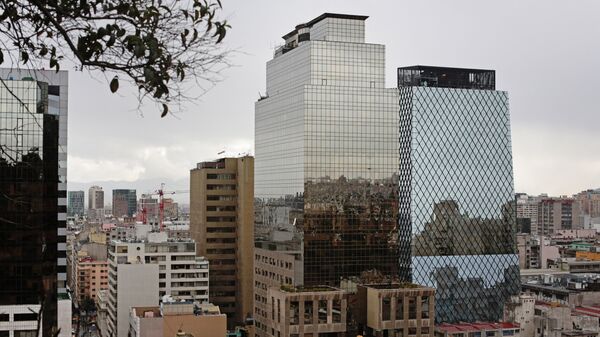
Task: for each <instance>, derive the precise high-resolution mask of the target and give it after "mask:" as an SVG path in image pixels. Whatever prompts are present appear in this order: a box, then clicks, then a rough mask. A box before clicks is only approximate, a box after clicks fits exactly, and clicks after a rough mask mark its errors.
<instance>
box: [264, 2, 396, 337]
mask: <svg viewBox="0 0 600 337" xmlns="http://www.w3.org/2000/svg"><path fill="white" fill-rule="evenodd" d="M366 19H367V17H366V16H359V15H344V14H332V13H325V14H323V15H321V16H319V17H317V18H315V19H313V20H311V21H309V22H307V23H304V24H300V25H297V26H296V28H295V29H293V30H292V31H291V32H290V33H288V34H286V35H284V36H283V39H284V40H285V42H284V45H283V46H281V47H280V48H277V49H276V50H275V54H274V57H273V59H272V60H270V61H269V62H267V90H266V94H265V95H264V97H262V98H261V99H260V100H259V101H258V102H257V103H256V106H255V107H256V114H255V148H256V166H255V167H256V169H255V189H254V191H255V202H256V204H255V209H256V225H255V230H256V232H255V236H256V239H257V241H265V240H268V239H270V238H273V237H274V236H275V234H274V233H281V232H287V233H288V234H289V235H288V236H289V238H290V239H292V238H294V239H295V238H298V240H300V245H299V247H300V250H301V255H300V256H299V258H300V259H302V260H303V261H302V262H303V263H296V264H295V265H297V266H301V268H302V269H303V270H302V272H301V273H298V274H299V275H302V277H303V280H295V281H294V282H295V284H301V285H304V286H316V285H329V286H335V287H339V286H340V281H341V280H342V279H345V278H351V277H359V276H361V273H363V272H365V271H368V270H371V271H373V270H377V271H378V272H380V273H381V274H383V275H392V276H393V275H397V273H398V259H399V249H398V218H397V215H398V201H399V200H398V174H397V172H398V119H399V116H398V110H399V107H398V91H397V89H395V88H392V89H386V88H385V78H384V74H385V46H383V45H380V44H371V43H365V20H366ZM282 236H283V237H285V236H286V235H282ZM279 239H281V238H279ZM265 244H266V245H268V243H265ZM279 282H280V283H282V284H285V283H286V280H285V278H281V279H280V280H279ZM263 294H264V291H263ZM258 297H260V298H258ZM270 301H271V299H267V298H265V296H260V295H259V296H257V298H255V303H257V312H256V315H255V318H256V319H257V322H258V323H259V324H257V330H256V331H257V334H258V335H259V336H271V335H273V332H272V330H271V328H274V327H270V326H268V324H269V323H268V318H267V314H268V315H270V314H271V312H270V311H268V312H266V311H265V310H263V311H260V312H259V310H260V309H261V306H263V305H271V304H270ZM268 303H269V304H268ZM282 335H283V333H282Z"/></svg>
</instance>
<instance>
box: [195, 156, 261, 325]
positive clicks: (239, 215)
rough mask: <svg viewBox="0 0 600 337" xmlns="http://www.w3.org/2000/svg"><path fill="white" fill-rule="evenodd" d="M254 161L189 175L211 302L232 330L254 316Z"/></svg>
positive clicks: (218, 163)
mask: <svg viewBox="0 0 600 337" xmlns="http://www.w3.org/2000/svg"><path fill="white" fill-rule="evenodd" d="M253 196H254V158H253V157H250V156H244V157H239V158H222V159H218V160H215V161H207V162H202V163H198V165H197V166H196V168H194V169H192V170H191V171H190V233H191V236H192V238H193V239H194V240H195V241H196V242H197V243H198V247H199V249H198V251H197V255H198V256H205V257H206V258H207V259H208V261H209V262H210V266H211V272H210V283H211V292H210V302H212V303H214V304H215V305H218V306H219V308H220V309H221V312H223V313H224V314H227V316H228V327H229V328H233V326H234V325H236V324H240V323H243V322H244V321H245V319H246V318H248V317H251V316H252V307H253V302H252V295H253V294H252V291H253V286H252V284H253V283H252V276H253V267H252V264H253V256H254V255H253V253H252V251H253V245H254V197H253Z"/></svg>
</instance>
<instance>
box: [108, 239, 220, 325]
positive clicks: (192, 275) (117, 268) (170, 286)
mask: <svg viewBox="0 0 600 337" xmlns="http://www.w3.org/2000/svg"><path fill="white" fill-rule="evenodd" d="M131 265H156V266H157V269H156V270H157V271H156V273H157V277H156V278H154V274H153V271H152V270H146V269H144V270H143V272H144V273H146V272H147V273H149V274H148V276H149V278H148V279H147V280H144V279H142V280H139V278H137V277H135V278H134V280H137V281H135V282H141V283H144V284H143V285H142V284H140V286H144V287H146V284H145V283H154V282H155V283H156V287H154V285H152V286H151V287H153V288H152V289H155V291H154V293H153V295H152V296H151V301H150V302H151V303H149V302H148V301H147V300H144V301H146V302H142V300H141V299H140V298H139V297H135V296H133V295H130V294H124V293H123V291H125V290H123V289H130V288H131V287H132V286H134V285H130V284H129V282H130V281H131V280H130V278H131V277H133V276H131V275H129V272H130V270H129V269H124V271H123V272H124V273H125V274H126V275H125V276H124V277H123V278H122V276H121V271H122V269H123V268H124V267H125V268H128V266H131ZM208 270H209V262H208V261H207V260H206V259H205V258H203V257H197V256H196V243H195V242H194V241H193V240H184V239H178V240H168V239H167V235H166V233H164V232H162V233H149V234H148V235H147V238H146V239H144V240H130V241H128V242H120V241H112V242H111V243H110V246H109V248H108V289H109V292H108V308H107V309H108V317H109V330H111V331H112V333H114V334H115V336H118V337H121V336H123V337H125V336H127V330H128V326H129V308H130V307H132V306H134V305H135V306H155V305H157V304H158V302H159V299H160V298H162V297H163V296H165V295H169V296H171V297H172V298H173V299H175V300H185V301H198V302H199V303H203V302H208V296H209V293H208V289H209V271H208ZM128 275H129V276H128ZM154 280H155V281H154ZM125 284H127V285H125ZM121 299H123V301H125V302H123V303H122V302H121ZM117 331H118V334H117V333H116V332H117Z"/></svg>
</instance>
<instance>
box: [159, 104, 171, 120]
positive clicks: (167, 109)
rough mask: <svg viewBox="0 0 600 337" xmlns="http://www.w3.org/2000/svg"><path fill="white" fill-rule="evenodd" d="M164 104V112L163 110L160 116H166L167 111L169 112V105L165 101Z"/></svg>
mask: <svg viewBox="0 0 600 337" xmlns="http://www.w3.org/2000/svg"><path fill="white" fill-rule="evenodd" d="M162 106H163V112H162V114H160V118H163V117H165V116H166V115H167V113H169V107H168V106H167V105H166V104H165V103H163V105H162Z"/></svg>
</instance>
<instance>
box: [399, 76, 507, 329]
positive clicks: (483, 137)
mask: <svg viewBox="0 0 600 337" xmlns="http://www.w3.org/2000/svg"><path fill="white" fill-rule="evenodd" d="M494 77H495V72H494V71H493V70H477V69H456V68H439V67H423V66H416V67H409V68H400V69H398V85H399V90H400V162H401V164H400V179H399V180H400V200H401V201H400V228H401V231H402V234H401V240H400V241H401V258H400V266H401V274H402V276H403V277H405V278H412V281H413V282H415V283H418V284H422V285H427V286H431V287H435V288H436V289H437V292H436V321H438V322H458V321H467V322H472V321H496V320H499V319H501V318H502V309H503V305H504V303H505V301H506V300H507V299H508V297H509V296H510V295H513V294H517V293H518V291H519V259H518V255H517V254H516V244H515V236H514V229H515V226H516V224H515V218H516V214H515V212H516V210H515V202H514V189H513V171H512V152H511V138H510V121H509V110H508V95H507V93H506V92H503V91H496V90H495V80H494Z"/></svg>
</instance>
